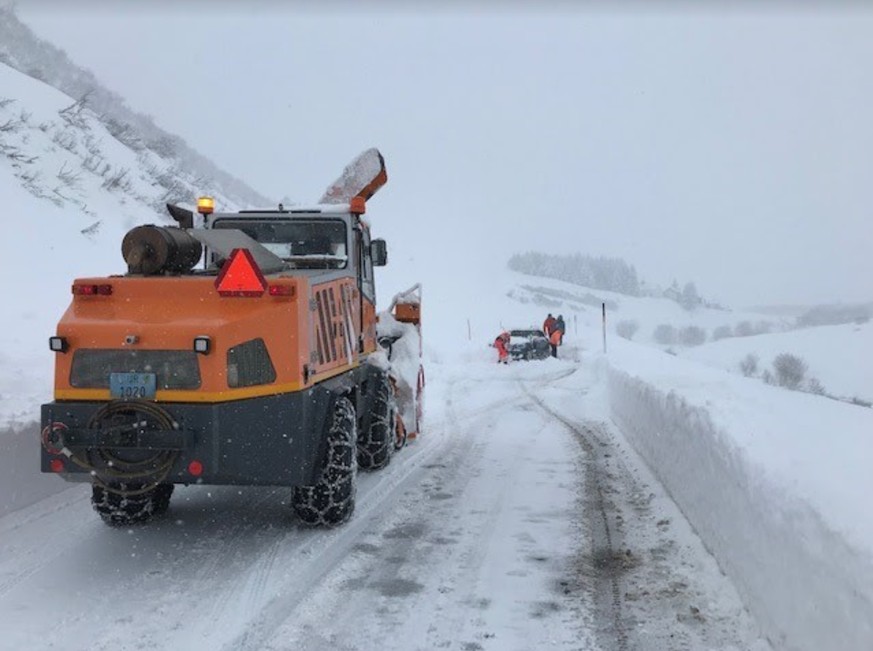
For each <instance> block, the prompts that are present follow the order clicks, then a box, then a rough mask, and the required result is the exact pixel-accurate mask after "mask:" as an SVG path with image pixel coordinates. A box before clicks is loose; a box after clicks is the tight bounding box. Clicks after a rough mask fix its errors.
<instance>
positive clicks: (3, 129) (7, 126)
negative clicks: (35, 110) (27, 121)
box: [0, 118, 24, 133]
mask: <svg viewBox="0 0 873 651" xmlns="http://www.w3.org/2000/svg"><path fill="white" fill-rule="evenodd" d="M23 126H24V122H22V121H21V119H19V118H9V119H8V120H6V121H5V122H3V123H0V133H17V132H18V131H19V130H20V129H21V127H23Z"/></svg>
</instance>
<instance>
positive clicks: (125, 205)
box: [0, 63, 241, 421]
mask: <svg viewBox="0 0 873 651" xmlns="http://www.w3.org/2000/svg"><path fill="white" fill-rule="evenodd" d="M204 191H208V192H211V193H212V194H213V195H214V196H215V198H216V203H217V205H218V206H219V207H220V208H227V209H236V208H238V207H241V206H238V204H237V203H236V201H235V200H234V199H233V198H232V197H229V196H226V195H224V194H223V193H222V192H221V191H220V188H218V187H217V185H216V183H215V182H213V181H208V180H206V179H202V178H195V177H194V175H192V174H191V173H190V172H186V171H185V170H183V169H181V168H180V167H178V163H177V162H176V161H174V160H168V159H164V158H162V157H160V156H159V155H157V154H156V153H154V152H152V151H150V150H149V149H140V150H138V151H134V150H133V149H131V148H130V147H129V146H127V145H125V144H123V143H121V142H120V141H118V140H117V139H116V138H114V137H113V136H112V135H111V134H110V133H109V131H107V129H106V127H105V126H104V125H103V123H102V122H101V121H100V120H99V119H98V118H97V116H96V115H95V114H94V113H93V111H91V110H90V109H89V108H87V106H83V105H81V104H80V103H78V102H77V101H76V100H74V99H73V98H71V97H69V96H67V95H64V94H63V93H61V92H60V91H58V90H56V89H54V88H52V87H50V86H48V85H47V84H45V83H43V82H41V81H39V80H36V79H33V78H32V77H29V76H27V75H24V74H21V73H20V72H17V71H16V70H13V69H12V68H10V67H8V66H6V65H4V64H2V63H0V196H2V197H3V211H4V214H5V217H4V221H3V223H4V226H5V233H4V237H3V238H0V259H2V261H3V262H2V265H3V266H2V268H3V270H4V271H5V273H6V277H7V283H8V285H7V298H6V301H7V303H6V304H7V307H6V309H4V311H3V316H2V317H0V318H2V328H0V364H2V366H3V369H4V373H3V374H2V375H0V420H2V421H10V420H12V421H26V420H30V419H32V418H33V417H34V414H35V413H36V411H37V409H38V406H39V404H40V402H42V401H44V400H45V398H46V395H47V393H46V390H47V388H48V387H49V386H50V385H51V373H52V369H51V364H52V360H51V357H50V356H49V355H47V343H46V342H47V337H49V336H50V335H52V334H53V333H54V327H55V323H56V321H57V319H58V318H59V317H60V315H61V314H62V312H63V310H64V309H66V305H67V304H68V303H69V297H70V295H69V292H70V284H71V282H72V280H73V278H74V277H75V276H77V275H79V276H81V275H89V274H102V273H118V272H120V271H122V270H123V269H124V265H123V260H122V258H121V239H122V237H123V235H124V233H125V232H126V231H127V230H128V229H129V228H131V227H132V226H134V225H136V224H141V223H173V222H172V221H171V220H170V219H169V216H168V215H167V214H166V211H165V208H164V203H165V202H166V201H176V200H178V198H179V197H187V202H188V203H189V204H190V203H191V202H193V201H194V199H195V198H196V196H197V195H198V194H199V193H202V192H204ZM13 280H14V282H10V281H13Z"/></svg>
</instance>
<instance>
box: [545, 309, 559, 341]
mask: <svg viewBox="0 0 873 651" xmlns="http://www.w3.org/2000/svg"><path fill="white" fill-rule="evenodd" d="M556 323H557V321H555V317H553V316H552V314H551V312H550V313H549V315H548V316H547V317H546V320H545V321H543V332H545V333H546V337H547V338H548V337H551V336H552V330H554V329H555V324H556Z"/></svg>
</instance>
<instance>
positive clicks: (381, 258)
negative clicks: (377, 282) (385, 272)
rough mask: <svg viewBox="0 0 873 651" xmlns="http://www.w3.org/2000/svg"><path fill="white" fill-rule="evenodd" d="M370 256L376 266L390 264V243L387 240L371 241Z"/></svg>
mask: <svg viewBox="0 0 873 651" xmlns="http://www.w3.org/2000/svg"><path fill="white" fill-rule="evenodd" d="M370 257H371V258H372V259H373V266H374V267H384V266H385V265H386V264H388V245H387V244H385V240H373V241H372V242H370Z"/></svg>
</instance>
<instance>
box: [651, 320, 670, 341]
mask: <svg viewBox="0 0 873 651" xmlns="http://www.w3.org/2000/svg"><path fill="white" fill-rule="evenodd" d="M652 337H653V338H654V339H655V341H656V342H657V343H659V344H662V345H664V346H670V345H672V344H675V343H676V328H674V327H673V326H671V325H669V324H667V323H662V324H661V325H659V326H658V327H656V328H655V331H654V332H653V333H652Z"/></svg>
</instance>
